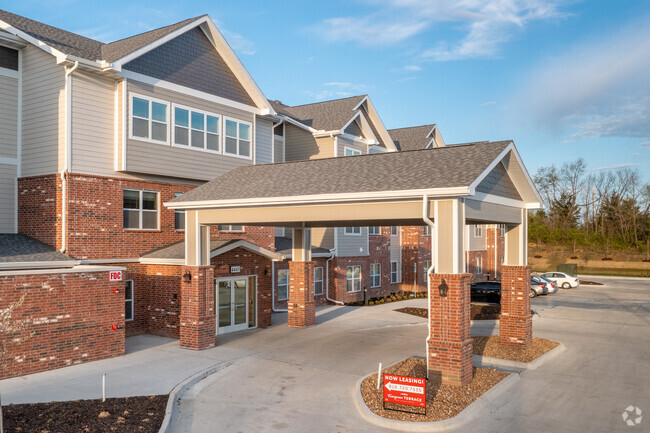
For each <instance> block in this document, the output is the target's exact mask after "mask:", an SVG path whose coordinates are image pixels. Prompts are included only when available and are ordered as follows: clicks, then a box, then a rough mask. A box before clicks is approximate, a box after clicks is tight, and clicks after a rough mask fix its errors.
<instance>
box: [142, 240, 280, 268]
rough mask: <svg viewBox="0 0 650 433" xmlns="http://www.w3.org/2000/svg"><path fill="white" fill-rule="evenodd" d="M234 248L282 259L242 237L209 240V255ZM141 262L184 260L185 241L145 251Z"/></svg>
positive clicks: (278, 254)
mask: <svg viewBox="0 0 650 433" xmlns="http://www.w3.org/2000/svg"><path fill="white" fill-rule="evenodd" d="M235 248H244V249H246V250H249V251H251V252H253V253H255V254H259V255H261V256H263V257H268V258H269V259H271V260H283V259H284V257H283V256H282V254H280V253H276V252H274V251H270V250H267V249H266V248H262V247H260V246H258V245H255V244H253V243H252V242H249V241H247V240H244V239H212V240H210V257H216V256H219V255H221V254H224V253H226V252H228V251H231V250H234V249H235ZM140 261H141V262H142V263H147V262H149V263H155V262H164V261H167V262H169V263H170V264H173V263H174V261H180V262H179V263H181V264H182V263H184V262H185V241H184V240H183V241H179V242H175V243H173V244H169V245H165V246H164V247H161V248H156V249H154V250H151V251H149V252H146V253H144V254H142V255H141V256H140Z"/></svg>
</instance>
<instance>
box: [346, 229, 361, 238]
mask: <svg viewBox="0 0 650 433" xmlns="http://www.w3.org/2000/svg"><path fill="white" fill-rule="evenodd" d="M345 234H346V235H353V236H359V235H361V227H346V228H345Z"/></svg>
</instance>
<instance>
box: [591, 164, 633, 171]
mask: <svg viewBox="0 0 650 433" xmlns="http://www.w3.org/2000/svg"><path fill="white" fill-rule="evenodd" d="M642 165H643V164H636V163H628V164H614V165H607V166H605V167H598V168H594V169H592V170H590V171H602V170H618V169H621V168H633V167H641V166H642Z"/></svg>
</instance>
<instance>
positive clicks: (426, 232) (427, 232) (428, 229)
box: [424, 226, 431, 236]
mask: <svg viewBox="0 0 650 433" xmlns="http://www.w3.org/2000/svg"><path fill="white" fill-rule="evenodd" d="M424 236H431V226H424Z"/></svg>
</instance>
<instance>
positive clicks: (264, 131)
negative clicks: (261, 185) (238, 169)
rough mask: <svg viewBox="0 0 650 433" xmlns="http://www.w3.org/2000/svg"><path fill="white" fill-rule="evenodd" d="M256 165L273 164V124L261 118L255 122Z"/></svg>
mask: <svg viewBox="0 0 650 433" xmlns="http://www.w3.org/2000/svg"><path fill="white" fill-rule="evenodd" d="M255 143H256V146H255V164H270V163H272V162H273V159H272V158H273V154H272V152H273V122H271V121H269V120H262V119H260V118H259V117H258V118H257V120H256V122H255Z"/></svg>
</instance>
